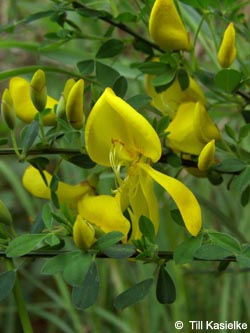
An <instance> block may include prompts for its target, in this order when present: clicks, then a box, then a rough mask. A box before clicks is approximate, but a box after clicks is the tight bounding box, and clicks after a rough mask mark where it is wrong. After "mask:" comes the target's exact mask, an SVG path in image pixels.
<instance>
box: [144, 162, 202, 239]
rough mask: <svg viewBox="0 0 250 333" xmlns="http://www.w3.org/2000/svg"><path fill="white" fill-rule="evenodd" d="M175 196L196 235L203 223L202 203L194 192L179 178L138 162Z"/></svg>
mask: <svg viewBox="0 0 250 333" xmlns="http://www.w3.org/2000/svg"><path fill="white" fill-rule="evenodd" d="M138 166H139V167H140V168H142V169H143V170H145V171H146V172H147V174H148V175H149V176H151V177H152V178H153V179H154V180H155V181H156V182H157V183H158V184H160V185H161V186H162V187H163V188H164V189H165V190H166V191H167V192H168V193H169V195H170V196H171V197H172V198H173V200H174V201H175V203H176V205H177V207H178V208H179V210H180V213H181V215H182V218H183V220H184V223H185V226H186V228H187V230H188V231H189V233H190V234H191V235H192V236H196V235H197V234H198V233H199V231H200V229H201V225H202V217H201V209H200V205H199V203H198V201H197V199H196V198H195V196H194V194H193V193H192V192H191V191H190V190H189V189H188V188H187V187H186V186H185V185H184V184H183V183H181V182H180V181H179V180H177V179H175V178H173V177H169V176H167V175H164V174H162V173H161V172H159V171H156V170H154V169H153V168H151V166H150V165H148V164H145V163H140V164H138Z"/></svg>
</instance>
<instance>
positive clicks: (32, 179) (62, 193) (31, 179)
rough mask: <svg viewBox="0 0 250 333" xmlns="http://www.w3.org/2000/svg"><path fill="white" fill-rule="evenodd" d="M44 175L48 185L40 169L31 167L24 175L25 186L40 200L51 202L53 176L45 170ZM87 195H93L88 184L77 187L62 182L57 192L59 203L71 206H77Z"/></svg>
mask: <svg viewBox="0 0 250 333" xmlns="http://www.w3.org/2000/svg"><path fill="white" fill-rule="evenodd" d="M43 175H44V177H45V179H46V182H47V184H48V185H47V184H46V183H45V181H44V179H43V178H42V176H41V174H40V172H39V170H38V169H36V168H35V167H33V166H31V165H30V166H28V167H27V168H26V169H25V172H24V174H23V179H22V182H23V186H24V187H25V188H26V190H27V191H29V192H30V193H31V194H32V195H34V196H36V197H38V198H42V199H48V200H50V199H51V190H50V188H49V185H50V182H51V180H52V175H51V174H50V173H49V172H47V171H45V170H44V171H43ZM87 193H88V194H92V193H93V189H92V187H91V186H90V185H89V184H88V183H87V182H86V183H80V184H77V185H70V184H67V183H64V182H61V181H60V182H59V183H58V188H57V190H56V194H57V197H58V200H59V203H60V204H62V203H67V204H69V205H71V206H76V205H77V201H78V200H79V199H80V198H81V197H82V196H84V195H86V194H87Z"/></svg>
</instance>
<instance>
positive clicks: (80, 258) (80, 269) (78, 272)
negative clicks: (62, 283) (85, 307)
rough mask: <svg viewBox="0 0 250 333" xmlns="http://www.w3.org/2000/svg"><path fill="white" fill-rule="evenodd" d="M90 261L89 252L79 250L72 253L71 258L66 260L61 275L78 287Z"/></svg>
mask: <svg viewBox="0 0 250 333" xmlns="http://www.w3.org/2000/svg"><path fill="white" fill-rule="evenodd" d="M91 263H92V256H91V255H90V254H87V253H84V252H79V253H78V254H76V255H74V258H73V260H71V261H70V262H67V265H66V266H65V268H64V272H63V277H64V279H65V280H66V281H67V282H68V283H69V284H70V285H71V286H75V287H80V286H81V285H82V284H83V282H84V280H85V277H86V275H87V273H88V270H89V268H90V265H91Z"/></svg>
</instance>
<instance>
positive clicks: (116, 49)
mask: <svg viewBox="0 0 250 333" xmlns="http://www.w3.org/2000/svg"><path fill="white" fill-rule="evenodd" d="M123 48H124V44H123V42H122V41H121V40H120V39H110V40H108V41H106V42H105V43H104V44H102V46H101V47H100V48H99V50H98V51H97V53H96V58H103V59H104V58H111V57H114V56H116V55H118V54H119V53H121V52H122V50H123Z"/></svg>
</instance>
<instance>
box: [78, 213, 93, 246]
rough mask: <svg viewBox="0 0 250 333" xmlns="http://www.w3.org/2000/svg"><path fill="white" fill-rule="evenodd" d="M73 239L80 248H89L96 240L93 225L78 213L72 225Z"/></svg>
mask: <svg viewBox="0 0 250 333" xmlns="http://www.w3.org/2000/svg"><path fill="white" fill-rule="evenodd" d="M73 240H74V242H75V244H76V246H77V247H79V249H81V250H87V249H89V248H90V247H91V246H92V245H93V244H94V242H95V241H96V239H95V229H94V227H93V226H92V225H91V224H90V223H88V222H87V221H86V220H85V219H83V218H82V217H81V216H80V215H77V218H76V220H75V223H74V226H73Z"/></svg>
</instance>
